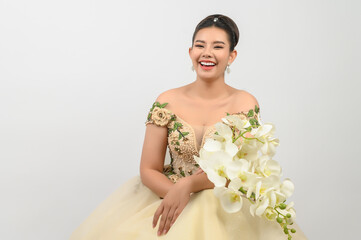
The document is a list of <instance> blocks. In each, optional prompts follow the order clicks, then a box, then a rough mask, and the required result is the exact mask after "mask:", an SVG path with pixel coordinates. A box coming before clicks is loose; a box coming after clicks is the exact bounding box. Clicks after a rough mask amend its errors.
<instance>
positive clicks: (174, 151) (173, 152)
mask: <svg viewBox="0 0 361 240" xmlns="http://www.w3.org/2000/svg"><path fill="white" fill-rule="evenodd" d="M167 104H168V103H163V104H161V103H159V102H154V103H153V105H152V107H151V109H150V111H149V113H148V117H147V121H146V122H145V125H147V124H149V123H152V124H155V125H157V126H161V127H164V126H166V127H167V128H168V144H167V147H168V150H169V155H170V158H171V162H170V164H167V165H165V166H164V167H163V173H164V174H165V175H166V176H167V177H168V178H169V179H170V180H171V181H172V182H173V183H176V182H177V181H178V180H179V179H180V178H182V177H186V176H190V175H192V174H193V173H194V172H196V171H197V169H198V168H199V165H198V164H197V163H196V161H195V160H194V157H193V156H197V157H199V151H198V148H197V142H196V135H195V131H194V129H193V128H192V126H191V125H190V124H188V123H187V122H186V121H184V120H183V119H181V118H180V117H178V116H177V115H175V114H174V113H172V112H171V111H170V110H169V109H167V108H165V106H167ZM257 111H258V113H256V112H255V111H254V110H253V109H250V110H249V111H248V112H246V113H245V112H237V113H232V114H227V115H239V116H241V118H242V119H245V118H250V119H249V120H250V121H259V120H260V117H259V108H258V110H257ZM219 121H221V119H220V120H219ZM215 131H216V129H215V126H214V125H212V126H208V127H207V128H206V130H205V133H204V135H203V138H202V141H201V145H200V148H202V147H203V145H204V142H205V140H206V139H207V138H210V137H212V136H213V134H214V133H215Z"/></svg>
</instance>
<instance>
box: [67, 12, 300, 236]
mask: <svg viewBox="0 0 361 240" xmlns="http://www.w3.org/2000/svg"><path fill="white" fill-rule="evenodd" d="M238 37H239V32H238V28H237V26H236V24H235V23H234V22H233V21H232V20H231V19H230V18H228V17H226V16H224V15H220V14H216V15H210V16H208V17H206V18H205V19H203V20H202V21H201V22H200V23H199V24H198V25H197V27H196V29H195V32H194V34H193V39H192V47H190V48H189V56H190V58H191V60H192V63H193V66H192V69H193V70H194V71H196V74H197V78H196V80H195V81H194V82H192V83H190V84H188V85H186V86H182V87H179V88H175V89H171V90H168V91H165V92H163V93H161V94H160V95H159V96H158V98H157V99H156V101H155V102H154V103H153V105H152V107H151V109H150V111H149V113H148V116H147V121H146V126H147V127H146V133H145V139H144V145H143V150H142V157H141V164H140V176H136V177H134V178H132V179H130V180H129V181H128V182H126V183H125V184H123V185H122V186H121V187H120V188H119V189H117V190H116V191H115V192H114V193H112V194H111V195H110V196H109V197H108V198H107V199H106V200H105V201H104V202H103V203H101V204H100V205H99V207H98V208H97V209H95V211H94V212H93V213H92V214H91V215H90V216H89V217H88V218H87V219H86V220H85V221H84V222H83V223H82V224H81V225H80V226H79V227H78V228H77V229H76V230H75V231H74V232H73V234H72V236H71V238H70V239H74V240H75V239H147V240H148V239H172V240H174V239H187V240H191V239H207V240H208V239H217V240H218V239H252V240H256V239H287V236H286V235H285V234H284V233H283V231H282V229H281V228H280V226H279V224H277V223H276V222H271V221H267V220H264V219H261V218H259V217H253V216H251V215H250V213H249V204H250V203H249V202H248V201H244V206H243V207H242V210H241V211H240V212H237V213H232V214H230V213H227V212H225V211H224V210H223V208H222V207H221V205H220V203H219V200H218V199H217V197H215V195H214V193H213V190H212V188H214V184H213V183H212V182H210V181H209V180H208V178H207V175H206V174H205V173H204V172H203V171H202V170H201V169H200V168H199V167H198V165H197V164H196V162H195V161H194V158H193V156H194V155H196V156H199V149H200V148H201V147H202V146H203V144H204V142H205V139H206V138H208V137H211V136H212V135H213V134H214V132H215V128H214V124H215V123H216V122H219V121H220V120H221V118H222V117H224V116H225V115H226V114H227V113H231V114H241V115H243V116H246V114H247V112H248V111H249V110H250V109H253V108H254V107H255V105H257V106H258V107H259V105H258V102H257V100H256V98H255V97H254V96H252V95H251V94H250V93H248V92H246V91H244V90H238V89H235V88H233V87H231V86H229V85H227V84H226V83H225V81H224V72H225V71H228V72H229V66H230V65H231V64H232V62H233V61H234V60H235V58H236V56H237V51H236V50H235V49H234V47H235V46H236V45H237V42H238ZM258 117H259V116H258ZM167 147H168V148H169V153H170V157H171V163H170V164H168V165H166V166H164V157H165V153H166V149H167ZM293 228H295V229H296V230H297V232H296V233H295V234H293V239H306V237H305V236H304V234H303V233H302V231H301V230H300V229H299V227H298V226H297V224H294V225H293Z"/></svg>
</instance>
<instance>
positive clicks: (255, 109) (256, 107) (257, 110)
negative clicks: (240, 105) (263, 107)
mask: <svg viewBox="0 0 361 240" xmlns="http://www.w3.org/2000/svg"><path fill="white" fill-rule="evenodd" d="M254 111H255V112H256V113H259V107H258V106H257V105H255V107H254Z"/></svg>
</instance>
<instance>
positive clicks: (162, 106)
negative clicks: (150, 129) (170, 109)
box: [160, 103, 168, 108]
mask: <svg viewBox="0 0 361 240" xmlns="http://www.w3.org/2000/svg"><path fill="white" fill-rule="evenodd" d="M167 104H168V103H163V104H162V105H160V108H164V107H165V106H167Z"/></svg>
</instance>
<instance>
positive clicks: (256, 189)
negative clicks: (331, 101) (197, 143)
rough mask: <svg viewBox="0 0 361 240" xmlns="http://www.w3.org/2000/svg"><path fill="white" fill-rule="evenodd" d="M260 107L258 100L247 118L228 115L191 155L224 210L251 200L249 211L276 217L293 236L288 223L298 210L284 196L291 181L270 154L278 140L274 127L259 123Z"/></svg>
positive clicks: (236, 208)
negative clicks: (285, 177)
mask: <svg viewBox="0 0 361 240" xmlns="http://www.w3.org/2000/svg"><path fill="white" fill-rule="evenodd" d="M258 112H259V108H258V107H257V105H256V106H255V109H254V110H253V109H251V110H250V111H248V113H247V117H245V116H241V115H230V114H227V116H225V117H224V118H222V121H221V122H218V123H216V124H215V128H216V132H215V134H214V135H213V137H212V138H208V139H207V140H206V142H205V143H204V146H203V148H201V149H200V151H199V157H197V156H194V160H195V161H196V162H197V163H198V164H199V166H200V167H201V169H202V170H203V171H204V172H205V173H206V174H207V176H208V179H209V180H210V181H211V182H213V183H214V185H215V188H214V193H215V195H216V196H217V197H218V198H219V199H220V203H221V205H222V207H223V208H224V210H225V211H227V212H229V213H234V212H237V211H239V210H240V209H241V208H242V201H243V200H242V197H244V198H247V199H248V200H249V201H250V202H251V203H252V204H251V207H250V213H251V215H252V216H255V215H257V216H259V217H264V218H266V219H268V220H270V221H277V222H278V223H279V224H280V226H281V227H282V229H283V231H284V233H285V234H286V235H288V239H292V236H291V233H295V232H296V229H294V228H289V225H292V224H293V221H294V219H295V217H296V212H295V210H294V208H293V205H294V203H293V202H291V203H289V204H286V203H285V201H286V199H287V198H289V197H290V196H291V195H292V194H293V191H294V184H293V183H292V181H291V180H290V179H285V180H284V181H283V182H281V175H282V169H281V167H280V165H279V164H278V162H277V161H275V160H273V159H272V157H273V156H274V155H275V148H276V147H277V146H278V144H279V140H278V139H277V138H275V137H273V135H274V132H275V126H274V125H273V124H272V123H265V124H262V123H261V121H260V119H259V118H258ZM242 117H243V118H242Z"/></svg>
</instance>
